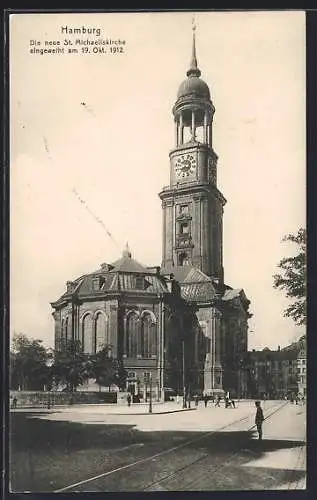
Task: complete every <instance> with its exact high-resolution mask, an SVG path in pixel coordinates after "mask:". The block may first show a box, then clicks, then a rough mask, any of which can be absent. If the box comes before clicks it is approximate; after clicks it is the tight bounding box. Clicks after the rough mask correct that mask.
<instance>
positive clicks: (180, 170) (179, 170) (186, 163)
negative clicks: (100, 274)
mask: <svg viewBox="0 0 317 500" xmlns="http://www.w3.org/2000/svg"><path fill="white" fill-rule="evenodd" d="M195 170H196V159H195V157H194V155H192V154H186V155H182V156H180V157H179V158H178V160H177V161H176V163H175V174H176V176H177V177H182V178H184V177H188V176H189V175H190V174H193V173H194V172H195Z"/></svg>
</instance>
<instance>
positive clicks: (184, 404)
mask: <svg viewBox="0 0 317 500" xmlns="http://www.w3.org/2000/svg"><path fill="white" fill-rule="evenodd" d="M182 347H183V408H187V406H186V387H185V342H184V340H183V341H182Z"/></svg>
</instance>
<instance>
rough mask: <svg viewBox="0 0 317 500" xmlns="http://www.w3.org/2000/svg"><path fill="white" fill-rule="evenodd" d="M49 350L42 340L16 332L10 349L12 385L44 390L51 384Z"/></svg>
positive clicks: (25, 388)
mask: <svg viewBox="0 0 317 500" xmlns="http://www.w3.org/2000/svg"><path fill="white" fill-rule="evenodd" d="M49 357H50V355H49V351H48V349H46V348H45V347H44V346H43V345H42V340H38V339H32V338H28V337H27V336H26V335H24V334H22V333H15V334H14V336H13V339H12V344H11V350H10V387H11V388H12V389H20V390H43V389H44V387H45V386H46V385H47V384H49V378H50V373H49V372H50V370H49V366H48V359H49Z"/></svg>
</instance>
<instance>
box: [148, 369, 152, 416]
mask: <svg viewBox="0 0 317 500" xmlns="http://www.w3.org/2000/svg"><path fill="white" fill-rule="evenodd" d="M149 413H152V373H150V403H149Z"/></svg>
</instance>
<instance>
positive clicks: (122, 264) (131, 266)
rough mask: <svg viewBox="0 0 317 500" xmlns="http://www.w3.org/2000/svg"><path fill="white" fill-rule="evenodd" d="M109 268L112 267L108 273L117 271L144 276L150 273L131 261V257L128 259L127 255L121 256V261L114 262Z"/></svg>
mask: <svg viewBox="0 0 317 500" xmlns="http://www.w3.org/2000/svg"><path fill="white" fill-rule="evenodd" d="M111 266H113V269H112V270H111V271H110V272H112V273H115V272H118V271H120V272H123V273H145V274H149V273H151V271H149V270H148V269H146V267H145V266H143V265H142V264H140V263H139V262H137V261H136V260H134V259H132V257H129V256H127V255H123V256H122V257H121V259H118V260H116V261H115V262H113V263H112V264H111Z"/></svg>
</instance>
